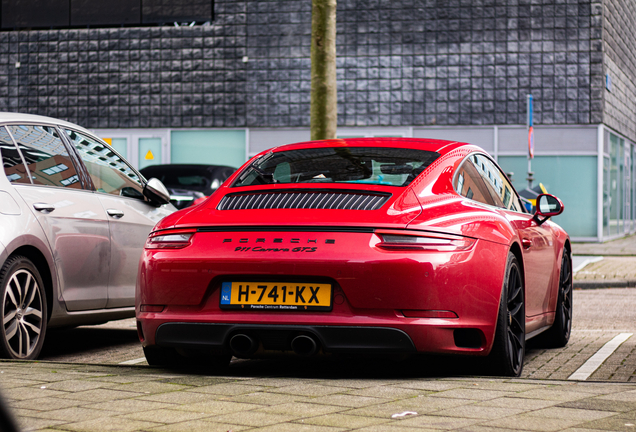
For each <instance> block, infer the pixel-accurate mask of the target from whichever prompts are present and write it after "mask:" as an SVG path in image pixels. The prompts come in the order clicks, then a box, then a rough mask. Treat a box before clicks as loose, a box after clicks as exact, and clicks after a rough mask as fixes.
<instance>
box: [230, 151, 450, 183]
mask: <svg viewBox="0 0 636 432" xmlns="http://www.w3.org/2000/svg"><path fill="white" fill-rule="evenodd" d="M438 157H439V153H436V152H431V151H426V150H416V149H407V148H390V147H328V148H313V149H302V150H289V151H281V152H270V153H267V154H265V155H263V156H262V157H260V158H258V159H256V160H255V161H254V162H253V163H251V164H250V165H249V166H248V167H246V168H245V169H244V170H243V172H242V173H241V174H240V175H239V177H238V178H237V180H236V181H235V182H234V184H233V185H232V186H233V187H237V186H256V185H263V184H275V183H276V184H278V183H282V184H286V183H363V184H374V185H387V186H406V185H408V184H409V183H411V182H412V181H413V180H414V179H415V177H417V176H418V175H419V174H420V173H421V172H422V171H424V169H426V167H428V166H429V165H430V164H431V163H432V162H433V161H434V160H435V159H437V158H438Z"/></svg>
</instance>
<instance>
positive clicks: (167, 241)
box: [145, 231, 195, 249]
mask: <svg viewBox="0 0 636 432" xmlns="http://www.w3.org/2000/svg"><path fill="white" fill-rule="evenodd" d="M194 233H195V231H169V232H157V233H152V234H150V236H149V237H148V240H146V246H145V248H146V249H182V248H184V247H186V246H190V244H191V243H192V237H193V236H194Z"/></svg>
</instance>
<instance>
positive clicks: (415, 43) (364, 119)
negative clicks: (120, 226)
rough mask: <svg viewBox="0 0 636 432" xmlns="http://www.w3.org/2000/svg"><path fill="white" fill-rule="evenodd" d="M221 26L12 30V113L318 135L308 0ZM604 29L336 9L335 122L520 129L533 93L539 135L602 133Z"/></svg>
mask: <svg viewBox="0 0 636 432" xmlns="http://www.w3.org/2000/svg"><path fill="white" fill-rule="evenodd" d="M611 1H612V2H620V1H624V2H627V0H611ZM214 16H215V20H214V22H213V23H212V25H211V26H209V27H203V26H197V27H192V28H190V27H179V28H176V27H154V28H153V27H146V28H117V29H90V30H89V29H82V30H50V31H19V32H2V33H0V109H3V110H12V111H23V112H33V113H38V114H47V115H51V116H54V117H61V118H64V119H68V120H70V121H74V122H78V123H80V124H83V125H86V126H88V127H92V128H126V127H284V126H308V125H309V88H310V61H309V51H310V37H311V2H310V1H308V0H307V1H305V0H280V1H252V0H250V1H237V0H217V1H216V2H215V10H214ZM602 25H603V21H602V8H601V7H600V3H598V2H592V1H590V0H339V2H338V36H337V38H338V39H337V44H338V45H337V51H338V60H337V61H338V72H337V73H338V80H339V83H338V100H339V107H338V110H339V124H340V125H342V126H376V125H456V124H475V125H483V124H522V123H525V103H526V94H527V93H532V94H533V96H534V99H535V122H536V123H538V124H587V123H597V122H600V121H601V119H602V115H603V106H604V105H603V91H602V90H603V87H602V86H603V76H604V72H603V53H602V49H603V43H602V39H601V37H602ZM626 37H628V38H630V37H631V40H632V41H633V39H634V38H633V36H631V34H629V35H628V34H627V33H626ZM244 56H247V57H248V59H249V60H248V61H247V62H243V57H244ZM18 61H19V62H20V68H16V67H15V63H16V62H18ZM632 70H633V69H632ZM619 109H620V110H628V111H629V108H625V107H620V108H619ZM625 115H632V116H633V110H632V111H630V112H626V113H625Z"/></svg>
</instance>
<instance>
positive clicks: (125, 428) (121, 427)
mask: <svg viewBox="0 0 636 432" xmlns="http://www.w3.org/2000/svg"><path fill="white" fill-rule="evenodd" d="M153 425H157V423H149V422H147V421H145V422H140V421H137V420H130V419H126V418H121V417H109V418H108V420H107V421H105V420H104V419H101V418H99V419H93V420H88V421H83V422H77V423H67V424H65V425H64V430H70V431H78V432H79V431H81V432H107V431H116V432H133V431H137V430H143V429H149V428H151V427H152V426H153Z"/></svg>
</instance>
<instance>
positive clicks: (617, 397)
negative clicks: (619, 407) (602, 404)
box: [598, 390, 636, 402]
mask: <svg viewBox="0 0 636 432" xmlns="http://www.w3.org/2000/svg"><path fill="white" fill-rule="evenodd" d="M598 399H605V400H612V401H621V402H636V391H634V390H632V391H623V392H620V393H613V394H606V395H603V396H598Z"/></svg>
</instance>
